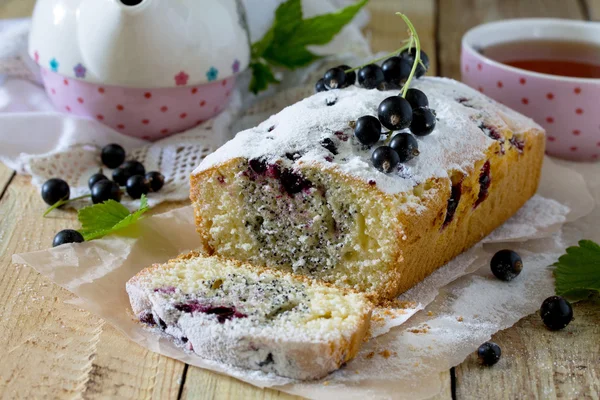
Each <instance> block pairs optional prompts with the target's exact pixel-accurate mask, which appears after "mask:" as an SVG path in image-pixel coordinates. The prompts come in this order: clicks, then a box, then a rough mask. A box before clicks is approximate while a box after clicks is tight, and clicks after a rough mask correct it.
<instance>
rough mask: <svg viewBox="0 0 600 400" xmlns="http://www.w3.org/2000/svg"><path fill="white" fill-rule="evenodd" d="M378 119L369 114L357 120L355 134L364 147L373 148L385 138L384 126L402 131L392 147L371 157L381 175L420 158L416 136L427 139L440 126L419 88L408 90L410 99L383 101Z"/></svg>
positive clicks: (378, 151)
mask: <svg viewBox="0 0 600 400" xmlns="http://www.w3.org/2000/svg"><path fill="white" fill-rule="evenodd" d="M377 114H378V117H377V118H376V117H373V116H371V115H367V116H364V117H360V118H359V119H358V120H357V121H356V126H355V129H354V135H355V136H356V138H357V139H358V141H359V142H361V143H362V144H364V145H368V146H372V145H375V144H376V143H378V142H379V140H380V139H381V134H382V133H381V129H382V128H381V126H382V125H383V126H384V127H385V128H387V129H389V131H390V133H389V134H391V132H394V131H403V130H405V129H407V128H408V129H410V132H411V133H412V134H411V133H409V132H405V131H404V132H399V133H398V134H396V135H395V136H394V137H393V138H392V140H391V141H390V142H389V145H385V146H380V147H378V148H377V149H375V151H373V154H372V155H371V162H372V163H373V166H374V167H375V168H377V169H378V170H379V171H381V172H385V173H389V172H392V171H393V170H394V169H395V168H396V167H397V166H398V164H400V163H404V162H407V161H410V160H412V159H413V158H414V157H416V156H418V155H419V143H418V142H417V139H416V138H415V136H427V135H429V134H430V133H431V132H433V130H434V128H435V124H436V116H435V112H434V111H433V110H431V109H430V108H429V100H428V99H427V96H426V95H425V93H423V92H422V91H420V90H419V89H414V88H411V89H408V90H407V91H406V97H402V95H401V94H400V95H398V96H391V97H388V98H387V99H385V100H383V101H382V102H381V104H380V105H379V107H378V109H377Z"/></svg>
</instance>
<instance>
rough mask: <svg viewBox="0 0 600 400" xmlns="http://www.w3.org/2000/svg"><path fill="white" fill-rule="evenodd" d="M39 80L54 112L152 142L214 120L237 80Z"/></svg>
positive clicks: (45, 76) (55, 77)
mask: <svg viewBox="0 0 600 400" xmlns="http://www.w3.org/2000/svg"><path fill="white" fill-rule="evenodd" d="M42 78H43V81H44V86H45V88H46V92H47V93H48V95H49V97H50V99H51V100H52V102H53V103H54V106H55V107H56V109H57V110H58V111H61V112H66V113H68V114H69V115H77V116H80V117H86V118H90V119H94V120H96V121H98V122H100V123H103V124H105V125H107V126H109V127H111V128H112V129H114V130H116V131H118V132H121V133H124V134H126V135H128V136H133V137H137V138H141V139H145V140H152V141H154V140H158V139H162V138H164V137H165V136H169V135H173V134H176V133H179V132H182V131H185V130H187V129H190V128H193V127H194V126H196V125H197V121H206V120H208V119H210V118H212V117H214V116H215V115H217V114H218V113H219V112H221V111H222V110H223V109H224V108H225V107H226V106H227V104H228V103H229V100H230V97H231V93H232V90H233V87H234V85H235V77H230V78H227V79H224V80H221V81H217V82H212V83H208V84H204V85H199V86H180V87H173V88H156V89H150V88H128V87H118V86H108V85H97V84H93V83H89V82H85V81H82V80H78V79H72V78H65V77H64V76H62V75H59V74H57V73H55V72H52V71H50V70H44V74H42ZM199 104H202V105H203V106H198V105H199ZM205 106H206V107H205Z"/></svg>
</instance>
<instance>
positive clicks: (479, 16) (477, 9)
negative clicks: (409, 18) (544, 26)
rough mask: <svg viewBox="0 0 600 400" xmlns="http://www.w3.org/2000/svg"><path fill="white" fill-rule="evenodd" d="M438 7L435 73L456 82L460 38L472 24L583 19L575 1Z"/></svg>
mask: <svg viewBox="0 0 600 400" xmlns="http://www.w3.org/2000/svg"><path fill="white" fill-rule="evenodd" d="M596 1H597V0H596ZM439 4H440V10H439V15H440V21H439V27H438V32H439V34H438V37H439V43H438V46H439V54H438V57H440V60H441V63H440V64H441V66H440V71H438V72H439V74H440V75H442V76H446V77H449V78H454V79H460V43H461V38H462V36H463V34H464V33H465V32H466V31H467V30H469V29H470V28H472V27H474V26H476V25H479V24H482V23H484V22H489V21H494V20H499V19H506V18H526V17H555V18H572V19H582V18H583V12H582V9H581V7H580V6H579V4H578V2H577V0H528V1H520V0H502V1H498V0H459V1H454V0H453V1H440V2H439Z"/></svg>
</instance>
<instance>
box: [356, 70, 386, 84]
mask: <svg viewBox="0 0 600 400" xmlns="http://www.w3.org/2000/svg"><path fill="white" fill-rule="evenodd" d="M383 82H385V77H384V76H383V70H382V69H381V67H380V66H379V65H377V64H369V65H367V66H364V67H362V68H361V69H359V70H358V84H359V85H360V86H362V87H364V88H365V89H376V88H378V87H379V86H380V85H381V84H382V83H383Z"/></svg>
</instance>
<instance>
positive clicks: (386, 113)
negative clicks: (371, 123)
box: [377, 96, 413, 131]
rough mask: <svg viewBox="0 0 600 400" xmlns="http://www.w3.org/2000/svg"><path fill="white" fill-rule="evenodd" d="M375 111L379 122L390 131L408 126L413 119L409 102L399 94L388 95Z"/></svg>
mask: <svg viewBox="0 0 600 400" xmlns="http://www.w3.org/2000/svg"><path fill="white" fill-rule="evenodd" d="M377 112H378V115H379V121H381V124H382V125H383V126H385V127H386V128H388V129H389V130H391V131H399V130H401V129H404V128H408V126H409V125H410V123H411V121H412V119H413V111H412V108H411V106H410V104H408V101H406V99H404V98H402V97H400V96H393V97H388V98H387V99H385V100H383V101H382V102H381V104H380V105H379V108H378V109H377Z"/></svg>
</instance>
